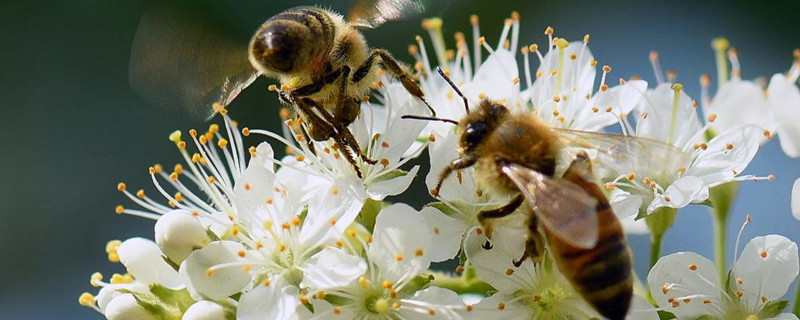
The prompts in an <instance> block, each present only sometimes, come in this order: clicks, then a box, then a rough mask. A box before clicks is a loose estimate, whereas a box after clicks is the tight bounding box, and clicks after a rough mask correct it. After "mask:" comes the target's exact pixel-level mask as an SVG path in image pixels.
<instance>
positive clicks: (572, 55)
mask: <svg viewBox="0 0 800 320" xmlns="http://www.w3.org/2000/svg"><path fill="white" fill-rule="evenodd" d="M569 59H570V60H575V59H578V55H576V54H574V53H573V54H571V55H569Z"/></svg>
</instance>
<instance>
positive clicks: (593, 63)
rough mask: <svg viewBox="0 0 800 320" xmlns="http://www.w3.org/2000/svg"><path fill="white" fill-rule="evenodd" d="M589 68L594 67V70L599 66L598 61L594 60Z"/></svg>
mask: <svg viewBox="0 0 800 320" xmlns="http://www.w3.org/2000/svg"><path fill="white" fill-rule="evenodd" d="M589 66H590V67H592V68H594V67H596V66H597V60H592V61H591V62H589Z"/></svg>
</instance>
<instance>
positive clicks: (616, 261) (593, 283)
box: [559, 210, 633, 319]
mask: <svg viewBox="0 0 800 320" xmlns="http://www.w3.org/2000/svg"><path fill="white" fill-rule="evenodd" d="M608 211H609V213H610V210H608ZM611 214H613V213H611ZM608 228H612V229H616V228H619V224H618V223H617V224H612V225H610V226H608ZM603 231H611V232H609V233H607V232H603ZM603 231H601V238H600V239H599V242H598V246H597V247H595V248H594V249H591V250H583V251H573V252H564V254H562V255H561V256H560V257H559V258H560V260H562V261H563V262H564V263H565V264H561V265H572V266H575V268H574V269H573V270H572V272H564V273H565V275H566V276H567V277H568V278H570V280H572V283H573V285H574V287H575V289H576V290H577V291H578V292H579V293H580V294H581V295H582V296H583V297H584V299H586V301H588V302H589V303H590V304H591V305H592V306H594V307H595V309H596V310H597V311H598V312H600V313H601V314H602V315H603V316H605V317H607V318H609V319H624V318H625V315H626V313H627V311H628V307H629V306H630V300H631V297H632V294H633V277H632V271H631V255H630V251H629V249H628V245H627V241H626V240H625V236H624V235H623V234H622V232H621V230H619V232H616V231H617V230H603ZM603 236H604V237H603Z"/></svg>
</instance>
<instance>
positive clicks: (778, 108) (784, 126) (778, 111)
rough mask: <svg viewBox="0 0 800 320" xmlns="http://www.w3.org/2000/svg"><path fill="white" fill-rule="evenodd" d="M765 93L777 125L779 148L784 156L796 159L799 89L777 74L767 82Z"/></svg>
mask: <svg viewBox="0 0 800 320" xmlns="http://www.w3.org/2000/svg"><path fill="white" fill-rule="evenodd" d="M767 91H768V92H769V95H768V96H767V101H768V102H769V104H770V109H772V112H773V114H774V115H775V120H776V121H777V123H778V128H777V130H776V131H777V132H778V136H779V139H780V143H781V148H782V149H783V152H785V153H786V155H788V156H790V157H793V158H796V157H798V156H800V125H798V124H797V117H798V115H800V89H798V88H797V86H795V84H794V81H793V80H790V79H789V78H787V77H786V76H785V75H783V74H780V73H778V74H775V75H773V76H772V78H771V79H770V80H769V86H768V87H767Z"/></svg>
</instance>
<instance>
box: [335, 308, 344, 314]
mask: <svg viewBox="0 0 800 320" xmlns="http://www.w3.org/2000/svg"><path fill="white" fill-rule="evenodd" d="M333 313H334V314H340V313H342V307H340V306H335V307H333Z"/></svg>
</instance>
